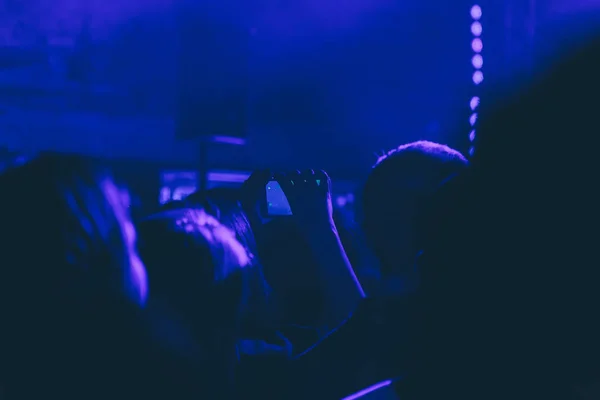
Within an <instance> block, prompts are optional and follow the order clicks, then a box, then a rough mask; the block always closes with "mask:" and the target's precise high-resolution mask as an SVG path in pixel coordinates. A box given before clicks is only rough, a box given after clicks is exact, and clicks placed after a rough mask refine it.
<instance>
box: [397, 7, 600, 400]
mask: <svg viewBox="0 0 600 400" xmlns="http://www.w3.org/2000/svg"><path fill="white" fill-rule="evenodd" d="M586 17H589V16H586ZM596 17H598V16H597V15H596ZM597 21H598V19H596V22H597ZM597 27H598V25H597V24H596V25H595V26H594V27H592V29H591V30H590V31H589V32H596V33H597V32H598V31H597V29H596V28H597ZM588 28H590V26H588ZM594 29H596V31H594ZM598 38H600V36H596V40H594V41H592V42H589V41H581V42H571V43H570V44H571V45H572V46H571V48H569V49H561V50H560V51H559V52H558V53H559V54H561V53H564V54H565V55H567V57H563V59H564V60H566V61H558V62H557V60H556V59H555V60H554V64H553V66H552V68H550V67H546V68H545V70H544V71H540V72H539V73H538V75H537V76H536V77H535V79H534V80H533V81H532V82H529V83H527V84H526V85H525V87H523V88H522V89H521V90H520V91H519V92H517V93H515V95H514V96H511V97H505V98H500V99H498V101H497V102H496V103H495V107H489V108H488V109H487V110H483V111H482V113H483V118H482V119H481V125H480V129H479V138H480V139H479V141H478V142H477V146H476V147H477V150H476V153H475V156H474V158H473V160H472V169H471V171H470V173H469V174H467V175H465V176H463V177H461V178H460V179H458V180H456V181H454V182H452V183H451V184H450V185H449V186H448V187H446V188H445V191H444V192H443V197H442V198H440V199H439V202H438V205H437V212H436V213H435V215H436V216H437V218H436V219H434V220H433V221H430V222H432V224H431V226H432V227H434V228H435V229H432V232H434V233H435V234H434V235H433V236H431V237H429V240H428V243H427V246H426V248H425V251H424V256H423V259H422V264H423V265H422V268H421V269H422V271H424V276H423V280H422V290H423V292H422V300H423V307H424V309H426V310H427V313H426V318H425V323H426V326H427V330H426V332H427V334H426V335H423V337H422V338H423V343H422V347H423V348H424V349H426V350H427V351H426V352H425V353H423V357H422V362H423V364H422V368H421V371H420V374H416V375H415V376H413V377H412V379H411V378H407V380H406V382H405V386H404V387H403V386H400V387H401V390H400V393H401V396H402V395H404V396H405V397H407V398H414V399H439V398H440V396H444V397H448V398H461V399H481V398H486V399H506V398H511V399H532V398H540V399H541V398H553V399H595V398H599V395H600V393H599V392H598V389H597V386H598V383H599V382H600V342H599V341H598V338H599V337H600V324H598V322H597V314H598V305H599V304H600V291H599V290H598V282H600V272H599V270H598V267H597V266H598V265H600V262H599V260H598V258H599V256H598V251H597V236H598V235H597V230H598V226H599V224H600V215H599V214H600V213H599V209H598V204H600V198H599V192H598V190H597V188H596V185H595V184H594V182H597V171H598V168H597V165H596V162H595V160H596V159H597V149H598V146H597V143H598V139H597V132H598V131H599V130H600V122H599V121H598V118H597V113H598V112H597V111H598V110H597V104H598V102H597V101H596V100H595V98H596V96H597V94H598V93H599V92H600V77H599V75H598V73H597V71H598V70H600V40H598ZM586 43H587V45H588V46H587V47H585V46H584V44H586ZM519 83H522V82H518V81H516V82H515V84H519ZM503 86H504V87H506V85H503ZM494 93H495V94H498V93H499V92H494ZM490 98H492V97H490ZM594 388H595V392H594Z"/></svg>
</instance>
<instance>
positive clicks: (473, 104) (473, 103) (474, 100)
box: [469, 96, 479, 111]
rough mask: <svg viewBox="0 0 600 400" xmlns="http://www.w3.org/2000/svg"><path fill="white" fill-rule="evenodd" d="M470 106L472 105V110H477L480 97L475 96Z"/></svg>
mask: <svg viewBox="0 0 600 400" xmlns="http://www.w3.org/2000/svg"><path fill="white" fill-rule="evenodd" d="M469 106H471V110H472V111H475V109H476V108H477V107H478V106H479V97H477V96H473V97H472V98H471V101H470V102H469Z"/></svg>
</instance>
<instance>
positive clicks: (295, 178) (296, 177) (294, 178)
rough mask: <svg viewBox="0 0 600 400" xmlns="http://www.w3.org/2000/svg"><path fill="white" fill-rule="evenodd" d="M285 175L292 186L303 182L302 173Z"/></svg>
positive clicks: (295, 172)
mask: <svg viewBox="0 0 600 400" xmlns="http://www.w3.org/2000/svg"><path fill="white" fill-rule="evenodd" d="M286 175H287V178H288V180H289V181H290V182H291V184H292V185H293V186H298V185H300V184H302V182H303V178H302V173H301V172H300V171H298V170H295V171H291V172H288V173H287V174H286Z"/></svg>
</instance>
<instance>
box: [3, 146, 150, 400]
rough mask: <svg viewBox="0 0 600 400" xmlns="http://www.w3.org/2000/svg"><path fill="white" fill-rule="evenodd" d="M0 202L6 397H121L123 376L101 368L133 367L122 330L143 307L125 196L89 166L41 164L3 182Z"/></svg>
mask: <svg viewBox="0 0 600 400" xmlns="http://www.w3.org/2000/svg"><path fill="white" fill-rule="evenodd" d="M0 192H1V193H2V196H0V221H2V223H1V224H0V231H1V232H2V243H1V244H0V254H1V255H2V256H1V259H0V318H1V319H2V321H3V324H2V329H1V330H0V348H1V350H0V353H1V354H2V357H1V358H0V382H2V384H3V386H4V389H5V391H6V393H7V396H9V398H13V397H14V398H19V396H23V395H24V394H26V393H29V391H30V390H31V391H35V390H36V389H35V388H36V387H38V388H39V387H43V388H44V391H46V393H52V394H54V395H57V396H59V397H63V398H69V397H75V398H77V397H78V398H84V397H88V396H89V395H91V392H93V390H94V389H91V388H90V387H89V385H94V384H99V382H100V381H105V382H106V383H105V385H106V386H107V387H110V388H111V389H112V390H117V389H116V387H115V386H118V383H116V382H115V381H114V380H113V379H117V376H118V375H119V373H122V372H123V370H120V369H118V368H117V367H116V366H114V368H113V369H111V370H110V371H107V370H103V369H101V368H100V367H99V365H101V364H102V363H106V362H109V359H111V358H112V361H111V363H121V364H122V365H130V364H127V362H126V359H127V358H128V356H129V355H130V354H129V352H128V346H129V345H131V344H132V343H133V342H132V341H133V340H134V339H133V338H131V336H130V334H131V329H130V328H132V327H131V326H129V325H128V324H129V322H128V321H129V320H133V319H134V315H133V314H136V311H135V310H136V309H137V308H138V307H140V306H143V305H144V304H145V302H146V297H147V281H146V272H145V269H144V267H143V265H142V263H141V262H140V260H139V258H138V256H137V253H136V251H135V240H136V239H135V230H134V228H133V225H132V224H131V221H130V219H129V215H128V208H127V207H128V205H127V195H126V191H124V190H122V189H120V188H119V187H118V186H117V185H116V184H115V182H114V181H113V178H112V177H111V174H110V172H109V171H108V170H106V169H104V168H102V167H100V166H98V165H97V164H95V163H94V162H92V161H90V160H87V159H84V158H79V157H75V156H64V155H54V154H43V155H40V156H38V157H36V158H34V159H32V160H30V161H28V162H26V163H25V164H24V165H20V166H17V167H14V168H10V169H9V170H7V171H5V172H4V173H3V174H2V175H0ZM130 312H131V314H130ZM126 338H129V339H131V340H132V341H129V342H128V340H127V339H126ZM129 361H131V360H129ZM111 365H112V364H111ZM130 366H131V365H130ZM109 368H111V367H109ZM129 373H132V372H131V371H129ZM121 377H122V376H121ZM74 382H75V383H74ZM24 383H25V386H21V385H23V384H24ZM113 385H115V386H113ZM86 386H88V387H86ZM8 393H10V394H8ZM30 394H31V393H30Z"/></svg>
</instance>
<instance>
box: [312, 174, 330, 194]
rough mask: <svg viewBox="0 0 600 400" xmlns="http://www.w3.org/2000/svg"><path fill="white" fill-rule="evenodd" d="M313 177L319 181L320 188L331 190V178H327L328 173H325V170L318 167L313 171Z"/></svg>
mask: <svg viewBox="0 0 600 400" xmlns="http://www.w3.org/2000/svg"><path fill="white" fill-rule="evenodd" d="M315 178H316V179H317V180H318V181H320V182H321V183H320V184H319V186H320V187H321V188H323V189H326V190H331V179H330V178H329V175H327V172H325V171H323V170H322V169H320V170H318V171H317V172H315Z"/></svg>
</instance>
